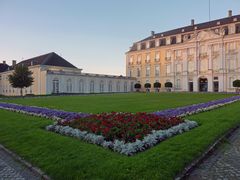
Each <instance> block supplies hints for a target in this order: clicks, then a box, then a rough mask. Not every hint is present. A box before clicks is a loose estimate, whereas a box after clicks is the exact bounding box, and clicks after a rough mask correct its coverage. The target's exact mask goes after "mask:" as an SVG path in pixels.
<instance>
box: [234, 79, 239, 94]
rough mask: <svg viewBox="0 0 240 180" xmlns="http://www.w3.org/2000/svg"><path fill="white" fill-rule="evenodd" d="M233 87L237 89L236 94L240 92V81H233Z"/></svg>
mask: <svg viewBox="0 0 240 180" xmlns="http://www.w3.org/2000/svg"><path fill="white" fill-rule="evenodd" d="M233 87H235V88H236V92H239V88H240V80H239V79H237V80H235V81H233Z"/></svg>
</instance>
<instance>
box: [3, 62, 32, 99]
mask: <svg viewBox="0 0 240 180" xmlns="http://www.w3.org/2000/svg"><path fill="white" fill-rule="evenodd" d="M8 80H9V83H10V84H11V85H12V87H14V88H20V93H21V96H22V95H23V92H22V89H23V88H25V87H29V86H31V85H32V83H33V77H32V71H30V70H29V69H28V67H27V66H21V65H17V66H15V68H14V72H13V73H12V74H10V75H9V76H8Z"/></svg>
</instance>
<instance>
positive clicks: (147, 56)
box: [146, 54, 150, 63]
mask: <svg viewBox="0 0 240 180" xmlns="http://www.w3.org/2000/svg"><path fill="white" fill-rule="evenodd" d="M149 62H150V54H146V63H149Z"/></svg>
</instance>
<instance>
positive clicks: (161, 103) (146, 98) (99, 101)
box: [0, 93, 233, 113]
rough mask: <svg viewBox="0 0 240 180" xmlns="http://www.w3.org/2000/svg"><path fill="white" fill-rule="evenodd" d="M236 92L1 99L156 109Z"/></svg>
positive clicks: (66, 106) (70, 107)
mask: <svg viewBox="0 0 240 180" xmlns="http://www.w3.org/2000/svg"><path fill="white" fill-rule="evenodd" d="M229 96H233V95H231V94H214V93H209V94H206V93H203V94H197V93H149V94H146V93H132V94H110V95H89V96H60V97H41V98H24V99H23V98H18V99H5V100H0V101H6V102H13V103H19V104H25V105H35V106H44V107H48V108H53V109H63V110H67V111H77V112H91V113H99V112H111V111H118V112H120V111H125V112H143V111H145V112H153V111H157V110H162V109H168V108H174V107H179V106H184V105H189V104H195V103H200V102H207V101H210V100H213V99H220V98H224V97H229Z"/></svg>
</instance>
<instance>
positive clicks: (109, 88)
mask: <svg viewBox="0 0 240 180" xmlns="http://www.w3.org/2000/svg"><path fill="white" fill-rule="evenodd" d="M108 92H112V81H109V82H108Z"/></svg>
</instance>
